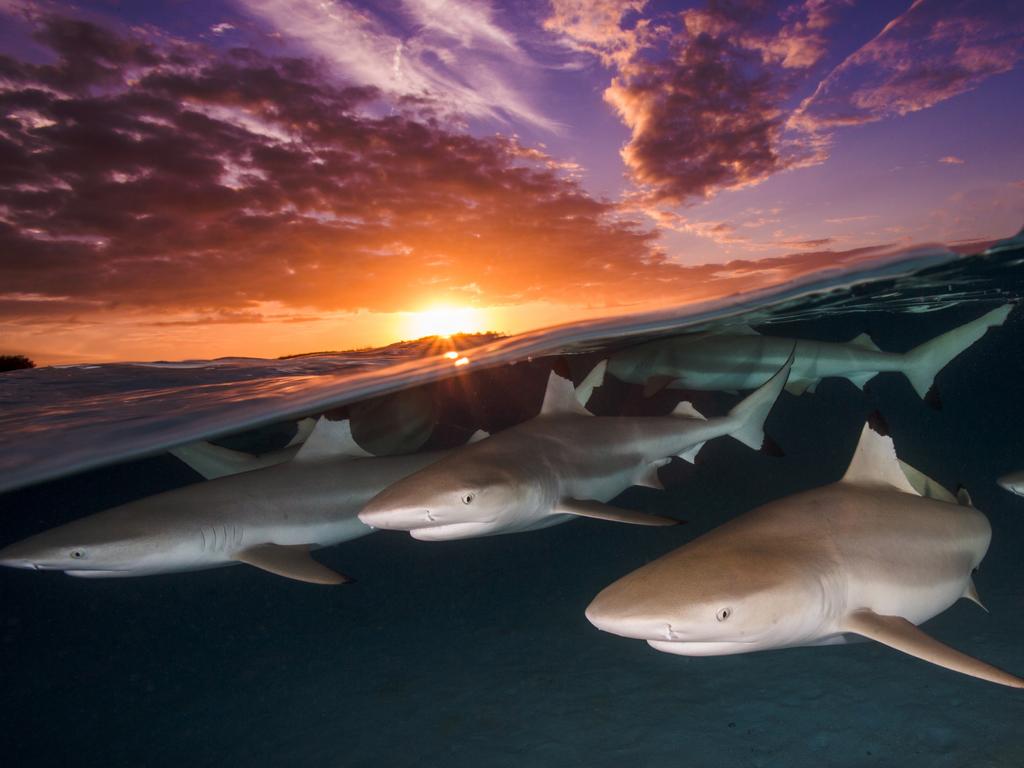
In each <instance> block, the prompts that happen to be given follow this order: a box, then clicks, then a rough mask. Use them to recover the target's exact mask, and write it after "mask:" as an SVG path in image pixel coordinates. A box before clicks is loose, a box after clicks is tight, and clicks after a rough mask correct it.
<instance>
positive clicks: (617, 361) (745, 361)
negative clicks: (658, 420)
mask: <svg viewBox="0 0 1024 768" xmlns="http://www.w3.org/2000/svg"><path fill="white" fill-rule="evenodd" d="M1012 309H1013V305H1012V304H1004V305H1003V306H1001V307H998V308H996V309H993V310H992V311H990V312H987V313H985V314H984V315H982V316H981V317H979V318H977V319H976V320H972V321H971V322H969V323H966V324H964V325H962V326H960V327H959V328H954V329H953V330H951V331H948V332H947V333H944V334H942V335H941V336H937V337H936V338H934V339H932V340H931V341H927V342H925V343H924V344H921V345H920V346H918V347H915V348H914V349H912V350H910V351H909V352H905V353H902V354H901V353H895V352H882V351H881V350H880V349H879V348H878V347H877V346H876V344H875V343H874V341H872V340H871V337H870V336H868V335H867V334H866V333H864V334H861V335H860V336H858V337H856V338H855V339H853V340H851V341H848V342H846V343H836V342H828V341H809V340H804V339H800V340H797V341H796V354H795V359H794V361H793V371H792V373H791V374H790V376H789V381H788V382H787V384H786V389H787V390H788V391H789V392H790V393H792V394H795V395H799V394H803V393H804V392H805V391H809V392H814V389H815V387H816V386H817V384H818V382H819V381H820V380H821V379H824V378H828V377H832V376H835V377H841V378H845V379H848V380H849V381H851V382H852V383H853V384H855V385H856V386H857V387H860V388H861V389H863V388H864V385H865V384H867V382H868V381H870V380H871V379H873V378H874V377H875V376H877V375H878V374H879V373H882V372H885V371H898V372H899V373H902V374H903V375H904V376H906V377H907V378H908V379H909V380H910V383H911V385H912V386H913V387H914V390H915V391H916V392H917V394H918V395H919V396H920V397H922V398H923V397H925V396H926V395H927V394H928V391H929V390H930V389H931V387H932V382H933V381H934V379H935V376H936V375H937V374H938V372H939V371H941V370H942V369H943V368H945V367H946V365H947V364H948V363H949V362H950V361H951V360H953V358H955V357H957V356H958V355H959V354H960V353H961V352H963V351H964V350H965V349H967V348H968V347H970V346H971V345H972V344H974V342H976V341H978V339H980V338H981V337H982V336H984V335H985V332H986V331H987V330H988V329H989V328H992V327H994V326H999V325H1002V324H1003V322H1004V321H1005V320H1006V317H1007V315H1009V314H1010V311H1011V310H1012ZM793 343H794V340H793V339H785V338H780V337H777V336H762V335H761V334H759V333H757V331H755V330H753V329H752V328H749V327H746V328H742V329H740V330H736V329H728V330H726V331H724V332H722V333H696V334H689V335H685V336H677V337H675V338H671V339H664V340H658V341H651V342H647V343H646V344H639V345H637V346H635V347H630V348H628V349H624V350H622V351H621V352H616V353H615V354H613V355H611V356H610V357H609V358H608V360H607V373H609V374H611V375H612V376H614V377H615V378H617V379H619V380H620V381H623V382H626V383H629V384H643V385H644V394H645V395H647V396H650V395H653V394H655V393H656V392H658V391H660V390H661V389H664V388H670V389H691V390H719V391H740V390H747V389H753V388H754V387H759V386H761V385H762V384H763V383H764V382H765V381H766V380H767V379H768V378H769V377H770V376H771V375H772V374H774V373H775V371H777V370H778V369H779V366H780V365H782V363H783V362H785V360H786V357H787V355H789V353H790V351H791V350H792V349H793ZM603 375H604V371H599V370H598V369H595V371H594V372H592V373H591V375H590V376H588V377H587V384H588V386H590V387H595V386H600V384H601V382H602V381H603Z"/></svg>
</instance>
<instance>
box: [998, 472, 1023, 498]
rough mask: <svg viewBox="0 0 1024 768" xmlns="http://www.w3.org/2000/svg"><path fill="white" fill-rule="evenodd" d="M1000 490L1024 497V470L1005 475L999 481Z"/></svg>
mask: <svg viewBox="0 0 1024 768" xmlns="http://www.w3.org/2000/svg"><path fill="white" fill-rule="evenodd" d="M996 482H997V483H998V484H999V487H1000V488H1003V489H1005V490H1007V491H1009V492H1010V493H1015V494H1016V495H1018V496H1024V470H1020V471H1018V472H1010V473H1008V474H1005V475H1003V476H1002V477H1000V478H999V479H998V480H997V481H996Z"/></svg>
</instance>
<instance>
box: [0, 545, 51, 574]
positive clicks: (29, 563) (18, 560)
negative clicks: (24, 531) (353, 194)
mask: <svg viewBox="0 0 1024 768" xmlns="http://www.w3.org/2000/svg"><path fill="white" fill-rule="evenodd" d="M30 555H31V553H30V552H28V551H26V549H25V547H23V546H22V545H21V544H20V543H18V544H11V545H10V546H8V547H4V548H3V549H0V565H2V566H6V567H7V568H31V569H34V570H36V571H39V570H42V568H41V567H40V565H39V563H38V562H36V560H35V559H33V558H32V557H31V556H30Z"/></svg>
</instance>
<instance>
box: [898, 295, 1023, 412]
mask: <svg viewBox="0 0 1024 768" xmlns="http://www.w3.org/2000/svg"><path fill="white" fill-rule="evenodd" d="M1013 306H1014V305H1013V304H1004V305H1003V306H1001V307H998V308H996V309H993V310H992V311H991V312H986V313H985V314H984V315H982V316H981V317H979V318H978V319H977V320H972V321H971V322H969V323H966V324H964V325H961V326H960V327H959V328H954V329H953V330H952V331H947V332H946V333H944V334H942V335H941V336H937V337H935V338H934V339H932V340H931V341H926V342H925V343H924V344H921V345H920V346H918V347H914V348H913V349H912V350H910V351H909V352H907V353H906V354H905V355H904V356H903V358H904V361H905V362H904V366H903V373H904V374H905V375H906V377H907V378H908V379H910V383H911V385H912V386H913V387H914V391H915V392H917V394H918V395H920V396H921V397H924V396H925V395H927V394H928V390H929V389H931V387H932V382H933V381H934V380H935V376H936V375H937V374H938V373H939V371H941V370H942V369H943V368H945V367H946V365H947V364H948V363H949V362H950V361H951V360H952V359H953V358H954V357H956V356H957V355H959V354H960V353H961V352H963V351H964V350H965V349H967V348H968V347H969V346H971V345H972V344H973V343H974V342H976V341H977V340H978V339H980V338H981V337H982V336H984V335H985V331H987V330H988V329H989V328H993V327H995V326H999V325H1002V324H1003V322H1004V321H1005V320H1006V316H1007V315H1009V314H1010V311H1011V310H1012V309H1013Z"/></svg>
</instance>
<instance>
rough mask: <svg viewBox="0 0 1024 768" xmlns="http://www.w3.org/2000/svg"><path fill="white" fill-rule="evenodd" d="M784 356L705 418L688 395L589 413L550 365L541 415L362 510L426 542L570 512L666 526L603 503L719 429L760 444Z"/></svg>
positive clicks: (557, 519) (366, 517)
mask: <svg viewBox="0 0 1024 768" xmlns="http://www.w3.org/2000/svg"><path fill="white" fill-rule="evenodd" d="M783 363H784V364H783V365H782V366H781V368H780V369H779V370H778V371H777V372H776V373H775V375H774V376H773V377H772V378H771V379H770V380H769V381H768V382H767V383H765V384H764V385H763V386H762V387H761V388H760V389H758V390H757V391H756V392H754V393H752V394H751V395H750V396H748V397H747V398H746V399H745V400H743V401H742V402H740V403H739V404H738V405H737V406H736V407H735V408H733V409H732V410H731V411H729V413H728V414H727V415H726V416H724V417H721V418H712V419H705V418H704V417H703V416H701V415H700V414H699V413H698V412H697V411H696V409H695V408H694V407H693V406H692V405H691V404H690V403H686V402H684V403H680V405H679V406H678V407H677V408H676V409H675V410H674V411H673V412H672V414H671V415H669V416H660V417H652V416H648V417H637V418H625V417H611V416H594V415H592V414H591V413H590V412H588V411H587V410H586V409H585V408H584V407H583V406H582V405H581V404H580V402H579V400H578V399H577V393H576V392H575V391H574V389H573V386H572V383H571V382H570V381H568V380H567V379H564V378H562V377H561V376H559V375H558V374H556V373H555V372H552V373H551V375H550V378H549V379H548V385H547V391H546V394H545V397H544V402H543V405H542V406H541V410H540V413H539V415H538V416H536V417H535V418H533V419H530V420H529V421H526V422H524V423H522V424H519V425H516V426H514V427H511V428H510V429H507V430H505V431H503V432H500V433H498V434H495V435H493V436H490V437H487V438H486V439H483V440H479V441H477V442H475V443H473V444H471V445H467V446H464V447H462V448H460V449H458V450H456V451H454V452H453V453H452V454H451V455H450V456H447V457H445V458H444V459H442V460H441V461H439V462H437V463H436V464H434V465H432V466H430V467H427V468H426V469H423V470H420V471H419V472H416V473H414V474H412V475H410V476H409V477H407V478H405V479H404V480H401V481H399V482H397V483H395V484H394V485H392V486H390V487H389V488H388V489H386V490H384V491H382V492H381V493H380V494H379V495H378V496H376V497H375V498H374V499H373V500H371V501H370V503H369V504H367V505H366V507H365V508H364V509H363V511H362V512H361V513H360V514H359V519H360V520H362V521H363V522H364V523H366V524H367V525H370V526H372V527H374V528H386V529H389V530H400V531H408V532H409V533H410V534H411V535H412V536H413V537H414V538H416V539H421V540H424V541H438V540H446V539H464V538H470V537H476V536H492V535H495V534H502V533H513V532H517V531H529V530H536V529H539V528H546V527H548V526H551V525H555V524H556V523H562V522H566V521H568V520H571V519H574V518H575V517H592V518H597V519H601V520H612V521H616V522H622V523H633V524H638V525H673V524H675V523H677V522H679V521H677V520H673V519H670V518H664V517H657V516H655V515H647V514H643V513H639V512H632V511H629V510H624V509H618V508H615V507H611V506H609V505H607V504H605V502H607V501H609V500H610V499H612V498H614V497H615V496H617V495H618V494H619V493H621V492H622V491H624V490H625V489H626V488H628V487H629V486H631V485H647V486H651V487H655V488H660V487H661V484H660V483H659V482H658V475H657V470H658V468H659V467H661V466H664V465H665V464H666V463H668V461H670V459H671V457H672V456H680V457H682V458H685V459H687V460H689V461H692V460H693V458H694V457H695V456H696V454H697V452H698V451H699V450H700V448H701V446H703V445H704V443H705V442H707V441H708V440H713V439H714V438H716V437H721V436H724V435H731V436H732V437H734V438H735V439H737V440H739V441H740V442H742V443H744V444H745V445H748V446H750V447H751V448H755V449H758V448H760V447H761V446H762V443H763V442H764V431H763V426H764V421H765V419H766V418H767V416H768V413H769V411H771V408H772V405H774V403H775V400H776V398H777V397H778V396H779V393H780V392H781V391H782V388H783V386H784V385H785V382H786V376H787V375H788V374H789V369H790V366H791V365H792V359H790V360H788V361H783Z"/></svg>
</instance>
